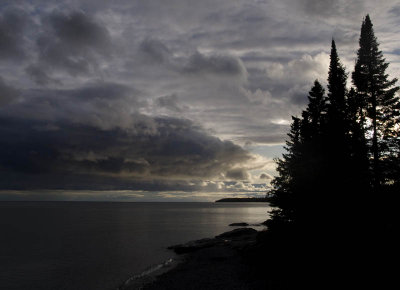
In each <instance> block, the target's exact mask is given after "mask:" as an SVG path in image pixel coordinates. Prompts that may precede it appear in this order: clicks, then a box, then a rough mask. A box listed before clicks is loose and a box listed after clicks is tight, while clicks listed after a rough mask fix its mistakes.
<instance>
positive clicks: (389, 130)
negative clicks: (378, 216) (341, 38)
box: [352, 15, 400, 189]
mask: <svg viewBox="0 0 400 290" xmlns="http://www.w3.org/2000/svg"><path fill="white" fill-rule="evenodd" d="M359 45H360V48H359V49H358V52H357V61H356V65H355V68H354V72H353V74H352V78H353V84H354V85H355V87H356V91H357V93H358V94H359V95H360V96H361V97H362V98H363V99H364V104H363V106H364V108H363V110H364V113H365V115H366V116H367V117H368V118H369V120H370V123H371V125H370V126H368V122H366V123H365V124H364V125H365V126H366V127H367V128H366V129H367V130H369V131H371V135H372V136H371V137H370V138H369V141H370V142H369V143H370V145H369V147H370V151H371V155H372V173H373V174H372V175H373V185H374V187H375V188H376V189H378V188H379V186H380V185H381V184H382V183H384V182H385V178H386V177H387V176H385V167H386V166H387V165H386V164H385V163H386V162H387V161H388V160H390V158H388V157H389V156H391V155H393V154H392V153H393V150H394V148H395V147H396V146H397V144H396V142H397V140H398V133H397V132H396V124H398V123H399V117H400V111H399V110H400V102H399V99H398V97H397V96H396V92H397V91H398V90H399V87H398V86H396V85H395V84H396V82H397V79H391V80H390V79H389V76H388V75H387V73H386V69H387V68H388V66H389V64H388V63H387V62H386V60H385V58H384V57H383V53H382V51H380V50H379V43H378V41H377V38H376V37H375V33H374V29H373V25H372V22H371V19H370V17H369V15H367V16H366V17H365V19H364V21H363V23H362V26H361V35H360V40H359ZM386 181H387V180H386Z"/></svg>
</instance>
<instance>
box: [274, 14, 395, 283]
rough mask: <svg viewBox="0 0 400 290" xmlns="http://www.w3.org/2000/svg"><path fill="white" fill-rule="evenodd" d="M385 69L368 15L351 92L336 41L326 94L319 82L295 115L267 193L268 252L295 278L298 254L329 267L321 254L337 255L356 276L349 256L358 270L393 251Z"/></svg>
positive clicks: (391, 109)
mask: <svg viewBox="0 0 400 290" xmlns="http://www.w3.org/2000/svg"><path fill="white" fill-rule="evenodd" d="M388 65H389V64H388V63H387V62H386V61H385V58H384V57H383V54H382V51H380V50H379V43H378V41H377V38H376V37H375V35H374V30H373V25H372V23H371V20H370V17H369V15H367V16H366V17H365V18H364V20H363V22H362V26H361V35H360V38H359V49H358V52H357V60H356V62H355V68H354V72H353V73H352V74H351V80H352V84H353V87H352V88H351V89H348V88H347V79H348V74H347V73H346V70H345V68H344V66H343V65H342V63H341V61H340V58H339V56H338V53H337V49H336V45H335V41H334V40H332V46H331V54H330V65H329V75H328V85H327V93H326V92H325V89H324V88H323V86H322V85H321V84H320V83H319V82H318V80H316V81H315V82H314V85H313V87H312V88H311V90H310V92H309V94H308V100H309V102H308V106H307V108H306V109H305V110H304V111H303V112H302V114H301V116H300V117H292V119H293V122H292V124H291V128H290V132H289V134H288V137H289V138H288V140H287V142H286V146H285V149H286V153H285V154H283V157H282V158H281V159H278V160H276V161H277V171H278V174H279V176H277V177H276V178H275V179H274V180H273V182H272V185H273V190H272V192H271V195H270V203H271V205H272V206H274V207H275V209H274V210H273V211H272V213H271V218H270V220H268V221H267V225H268V239H269V240H268V243H269V246H270V248H271V249H277V251H278V252H279V251H280V254H279V255H280V256H279V257H278V258H277V261H278V260H279V261H280V262H279V263H278V262H277V265H278V264H279V265H280V266H282V265H285V266H286V269H284V270H283V271H286V272H285V273H292V274H293V272H290V271H289V270H288V269H290V268H293V267H296V266H295V265H297V266H298V268H297V271H299V269H300V268H301V266H300V263H301V262H299V260H301V259H297V260H296V259H294V258H293V257H297V258H299V256H301V254H300V252H301V251H307V250H308V254H307V255H305V256H302V258H307V257H308V258H310V257H313V259H314V263H316V264H318V262H317V261H319V262H321V265H325V266H326V262H322V261H320V260H319V257H318V255H322V256H323V257H324V259H325V261H326V259H327V260H329V258H328V257H330V258H332V261H335V260H336V261H337V259H338V258H337V257H334V256H335V255H340V257H342V258H343V260H342V261H341V262H342V265H340V266H339V267H342V268H345V267H349V270H351V269H350V268H351V266H349V265H346V263H348V261H347V260H346V259H347V258H348V257H349V256H351V255H352V259H351V260H352V261H353V262H354V263H355V265H357V266H360V265H361V264H362V262H361V261H365V259H367V257H368V259H372V257H373V256H374V255H376V256H375V258H377V259H378V258H379V257H380V255H381V253H384V252H385V248H386V249H389V248H390V243H392V240H393V239H394V238H393V237H394V236H395V235H394V231H395V230H396V229H397V225H396V220H397V219H398V214H397V212H399V211H398V210H397V203H396V200H397V199H396V195H398V194H399V193H400V190H399V189H400V126H399V125H400V122H399V121H400V100H399V97H398V95H396V94H397V92H398V91H399V87H398V86H396V82H397V79H390V78H389V76H388V74H387V72H386V70H387V68H388ZM274 237H275V239H276V237H279V239H278V240H279V242H278V243H275V244H274V243H273V242H272V239H273V238H274ZM305 245H306V246H305ZM392 246H393V247H392V248H391V249H394V248H395V247H397V246H394V245H392ZM377 247H379V249H377ZM365 248H368V250H367V251H365V252H363V250H361V249H365ZM317 249H319V250H321V252H320V254H319V252H318V250H317ZM388 251H389V250H388ZM378 253H379V254H378ZM390 254H391V252H390V251H389V252H387V253H385V254H383V255H390ZM276 255H278V254H276ZM275 258H276V257H275ZM271 259H272V258H271ZM285 259H286V262H282V260H285ZM285 263H286V264H285ZM369 265H370V264H369ZM303 266H304V265H303ZM317 267H318V266H317ZM317 267H314V268H312V269H313V270H316V269H317ZM321 267H323V266H321ZM274 271H275V274H276V275H281V273H282V272H279V273H278V272H277V271H276V270H275V269H274ZM300 272H301V271H300ZM350 272H351V271H350ZM301 273H303V274H304V270H303V272H301ZM303 277H304V275H303ZM331 278H332V277H331ZM365 279H368V277H365ZM285 281H286V280H285ZM281 286H282V285H281ZM291 286H293V285H291ZM278 288H279V287H278ZM283 288H284V287H283ZM289 288H290V287H289ZM320 289H326V287H322V288H320ZM382 289H383V288H382Z"/></svg>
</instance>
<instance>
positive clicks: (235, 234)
mask: <svg viewBox="0 0 400 290" xmlns="http://www.w3.org/2000/svg"><path fill="white" fill-rule="evenodd" d="M256 234H257V231H256V230H255V229H252V228H240V229H234V230H233V231H229V232H226V233H223V234H220V235H218V236H216V238H220V239H229V238H246V237H247V236H254V235H256Z"/></svg>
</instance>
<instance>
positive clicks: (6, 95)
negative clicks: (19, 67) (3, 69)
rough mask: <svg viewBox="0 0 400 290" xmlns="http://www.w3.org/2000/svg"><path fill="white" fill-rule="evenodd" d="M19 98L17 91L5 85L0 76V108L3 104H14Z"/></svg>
mask: <svg viewBox="0 0 400 290" xmlns="http://www.w3.org/2000/svg"><path fill="white" fill-rule="evenodd" d="M18 97H19V91H18V90H17V89H15V88H13V87H12V86H9V85H7V84H6V83H5V82H4V79H3V78H2V77H1V76H0V107H1V106H2V105H5V104H9V103H12V102H15V101H16V100H17V99H18Z"/></svg>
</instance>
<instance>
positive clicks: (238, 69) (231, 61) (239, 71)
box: [183, 52, 246, 75]
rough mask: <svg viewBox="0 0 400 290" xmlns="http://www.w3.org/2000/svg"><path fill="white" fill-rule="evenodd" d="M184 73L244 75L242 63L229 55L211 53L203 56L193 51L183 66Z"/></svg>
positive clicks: (244, 70)
mask: <svg viewBox="0 0 400 290" xmlns="http://www.w3.org/2000/svg"><path fill="white" fill-rule="evenodd" d="M183 72H184V73H200V74H201V73H203V74H210V73H211V74H218V75H245V74H246V69H245V67H244V66H243V63H242V62H241V61H240V60H239V59H238V58H234V57H231V56H223V55H211V56H205V55H203V54H201V53H198V52H197V53H195V54H193V55H192V56H190V57H189V59H188V61H187V64H186V65H185V66H184V68H183Z"/></svg>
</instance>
